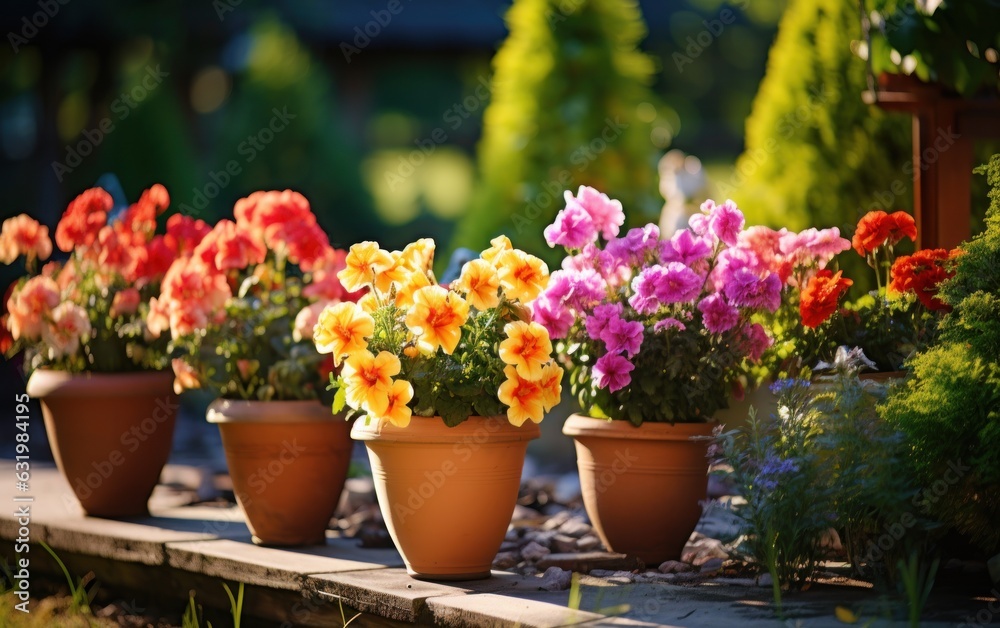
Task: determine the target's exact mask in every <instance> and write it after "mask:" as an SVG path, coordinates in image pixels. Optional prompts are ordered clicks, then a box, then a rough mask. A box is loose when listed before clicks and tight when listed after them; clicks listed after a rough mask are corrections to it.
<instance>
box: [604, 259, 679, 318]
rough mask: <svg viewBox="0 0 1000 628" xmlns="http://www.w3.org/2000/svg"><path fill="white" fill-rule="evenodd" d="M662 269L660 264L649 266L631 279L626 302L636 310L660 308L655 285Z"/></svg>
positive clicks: (641, 311) (641, 312) (645, 311)
mask: <svg viewBox="0 0 1000 628" xmlns="http://www.w3.org/2000/svg"><path fill="white" fill-rule="evenodd" d="M662 270H663V267H662V266H659V265H657V266H650V267H649V268H646V269H643V271H642V272H641V273H639V275H638V276H636V277H635V279H633V280H632V296H630V297H629V298H628V304H629V305H631V306H632V309H634V310H635V311H636V312H638V313H640V314H652V313H653V312H655V311H656V310H658V309H660V301H659V300H658V299H657V298H656V287H657V281H658V279H659V276H660V273H661V272H662ZM588 329H589V328H588Z"/></svg>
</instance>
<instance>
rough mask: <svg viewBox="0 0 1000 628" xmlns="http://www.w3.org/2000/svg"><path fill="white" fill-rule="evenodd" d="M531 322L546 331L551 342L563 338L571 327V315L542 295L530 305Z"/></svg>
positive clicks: (565, 309) (561, 306) (559, 304)
mask: <svg viewBox="0 0 1000 628" xmlns="http://www.w3.org/2000/svg"><path fill="white" fill-rule="evenodd" d="M531 320H533V321H535V322H536V323H538V324H539V325H541V326H542V327H544V328H545V329H547V330H548V332H549V337H550V338H552V339H553V340H558V339H560V338H565V337H566V334H568V333H569V328H570V327H572V326H573V320H574V318H573V314H572V312H570V311H569V309H568V308H566V307H565V306H563V305H562V304H561V303H559V302H558V301H553V300H552V299H549V298H548V297H547V296H545V295H542V296H540V297H538V298H537V299H535V300H534V301H533V302H532V303H531Z"/></svg>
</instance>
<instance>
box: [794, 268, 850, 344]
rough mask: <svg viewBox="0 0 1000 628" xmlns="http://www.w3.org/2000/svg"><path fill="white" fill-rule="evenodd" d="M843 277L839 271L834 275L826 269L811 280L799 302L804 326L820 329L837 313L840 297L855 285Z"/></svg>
mask: <svg viewBox="0 0 1000 628" xmlns="http://www.w3.org/2000/svg"><path fill="white" fill-rule="evenodd" d="M841 275H842V272H841V271H839V270H838V271H837V272H836V274H834V273H833V271H831V270H830V269H828V268H824V269H823V270H820V271H818V272H817V273H816V274H815V275H814V276H813V278H812V279H810V280H809V283H808V284H806V287H805V288H804V289H803V290H802V297H801V300H800V301H799V314H800V315H801V316H802V324H803V325H805V326H806V327H809V328H810V329H813V328H816V327H819V326H820V325H822V324H823V323H824V322H825V321H826V319H828V318H830V316H831V315H832V314H833V313H834V312H836V311H837V307H838V302H839V301H840V297H842V296H843V295H844V293H845V292H847V289H848V288H849V287H850V286H851V285H852V284H853V283H854V282H853V281H851V280H850V279H847V278H845V277H842V276H841Z"/></svg>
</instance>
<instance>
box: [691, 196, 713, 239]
mask: <svg viewBox="0 0 1000 628" xmlns="http://www.w3.org/2000/svg"><path fill="white" fill-rule="evenodd" d="M708 203H711V204H712V206H713V207H714V206H715V202H714V201H705V203H703V204H702V206H701V210H702V211H705V205H706V204H708ZM688 226H689V227H691V231H693V232H694V233H695V235H699V236H706V235H708V234H709V230H708V216H706V215H705V214H694V215H692V216H691V217H690V218H688Z"/></svg>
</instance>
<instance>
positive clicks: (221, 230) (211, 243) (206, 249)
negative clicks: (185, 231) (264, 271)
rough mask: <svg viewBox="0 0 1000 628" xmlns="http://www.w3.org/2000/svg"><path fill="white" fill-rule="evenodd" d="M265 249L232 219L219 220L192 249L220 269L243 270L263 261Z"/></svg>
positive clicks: (202, 259) (199, 256) (207, 262)
mask: <svg viewBox="0 0 1000 628" xmlns="http://www.w3.org/2000/svg"><path fill="white" fill-rule="evenodd" d="M265 255H267V250H266V249H265V248H264V245H263V244H262V243H260V242H258V241H257V240H255V239H254V238H253V237H252V236H251V235H250V233H249V232H248V231H245V230H244V229H240V228H239V226H237V224H236V223H235V222H233V221H232V220H220V221H219V222H218V223H217V224H216V225H215V227H214V228H213V229H212V230H211V231H210V232H208V234H207V235H206V236H205V237H204V239H202V241H201V242H200V243H199V244H198V246H197V247H196V248H195V250H194V256H195V257H197V258H199V259H201V261H202V262H204V263H205V264H207V265H208V266H212V267H214V268H216V269H217V270H220V271H223V272H225V271H227V270H230V269H237V270H243V269H245V268H247V267H249V266H253V265H256V264H260V263H261V262H263V261H264V256H265Z"/></svg>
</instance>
